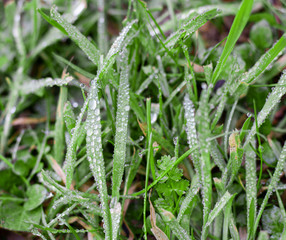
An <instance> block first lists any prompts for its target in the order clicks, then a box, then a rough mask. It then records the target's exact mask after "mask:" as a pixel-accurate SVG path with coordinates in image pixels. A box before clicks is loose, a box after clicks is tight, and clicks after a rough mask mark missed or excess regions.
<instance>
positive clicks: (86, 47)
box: [51, 6, 100, 66]
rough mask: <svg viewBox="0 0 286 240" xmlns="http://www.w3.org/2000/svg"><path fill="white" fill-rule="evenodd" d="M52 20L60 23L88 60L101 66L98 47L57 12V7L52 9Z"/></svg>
mask: <svg viewBox="0 0 286 240" xmlns="http://www.w3.org/2000/svg"><path fill="white" fill-rule="evenodd" d="M51 18H52V19H53V20H55V21H57V22H58V24H60V25H61V26H62V28H64V29H65V31H66V32H67V33H68V35H69V37H70V38H71V39H72V40H73V41H74V42H75V43H76V44H77V45H78V46H79V47H80V48H81V50H82V51H83V52H84V53H85V54H86V55H87V57H88V59H89V60H90V61H92V62H93V63H94V64H95V65H96V66H98V64H99V59H100V53H99V51H98V49H97V47H96V46H95V45H94V44H92V43H91V42H90V41H89V40H88V39H87V38H86V37H85V36H84V35H82V34H81V33H80V31H79V30H78V29H77V28H76V27H74V26H73V25H72V24H70V23H69V22H68V21H67V20H65V19H64V18H63V17H62V16H61V15H60V14H59V13H58V11H57V9H56V6H53V7H52V8H51Z"/></svg>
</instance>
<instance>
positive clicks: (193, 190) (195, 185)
mask: <svg viewBox="0 0 286 240" xmlns="http://www.w3.org/2000/svg"><path fill="white" fill-rule="evenodd" d="M199 189H200V184H199V179H198V177H197V175H195V176H194V178H193V180H192V186H191V187H190V188H189V190H188V192H187V195H186V197H185V199H184V200H183V202H182V204H181V207H180V211H179V213H178V216H177V220H178V222H180V221H181V220H182V218H183V216H184V213H185V211H186V210H187V208H188V207H190V205H191V204H192V201H193V199H194V197H195V196H196V195H197V194H198V192H199Z"/></svg>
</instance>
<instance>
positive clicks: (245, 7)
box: [212, 0, 253, 84]
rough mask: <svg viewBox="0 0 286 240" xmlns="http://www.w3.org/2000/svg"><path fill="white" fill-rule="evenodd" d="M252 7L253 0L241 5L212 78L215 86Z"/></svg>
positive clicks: (245, 0)
mask: <svg viewBox="0 0 286 240" xmlns="http://www.w3.org/2000/svg"><path fill="white" fill-rule="evenodd" d="M252 5H253V0H243V2H242V3H241V5H240V8H239V10H238V12H237V14H236V16H235V18H234V21H233V24H232V26H231V29H230V32H229V34H228V37H227V40H226V44H225V47H224V49H223V52H222V54H221V56H220V59H219V61H218V64H217V66H216V68H215V71H214V73H213V76H212V83H213V84H215V83H216V81H217V80H218V77H219V75H220V73H221V71H222V69H223V67H224V65H225V63H226V61H227V58H228V56H229V55H230V53H231V52H232V50H233V48H234V45H235V43H236V41H237V40H238V38H239V37H240V34H241V33H242V31H243V29H244V27H245V25H246V24H247V21H248V18H249V16H250V13H251V9H252Z"/></svg>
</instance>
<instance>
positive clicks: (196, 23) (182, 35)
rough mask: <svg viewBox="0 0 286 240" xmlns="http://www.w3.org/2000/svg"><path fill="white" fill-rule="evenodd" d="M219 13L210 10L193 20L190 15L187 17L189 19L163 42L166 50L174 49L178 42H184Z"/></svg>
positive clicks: (216, 10)
mask: <svg viewBox="0 0 286 240" xmlns="http://www.w3.org/2000/svg"><path fill="white" fill-rule="evenodd" d="M219 13H220V10H219V9H211V10H208V11H206V12H204V13H202V14H199V15H198V16H196V17H195V18H194V17H193V15H192V16H191V17H189V19H187V20H185V23H184V24H183V25H182V27H181V28H180V29H178V30H177V31H176V32H174V33H173V34H172V35H171V36H170V37H168V38H167V39H166V40H165V41H164V44H165V45H166V47H167V48H168V49H172V48H174V47H175V46H176V44H177V43H178V42H179V41H181V40H185V39H187V38H188V37H190V36H191V35H192V34H193V33H194V32H195V31H197V30H198V29H199V28H200V27H201V26H203V25H204V24H205V23H206V22H207V21H208V20H210V19H213V18H215V17H216V16H217V15H218V14H219Z"/></svg>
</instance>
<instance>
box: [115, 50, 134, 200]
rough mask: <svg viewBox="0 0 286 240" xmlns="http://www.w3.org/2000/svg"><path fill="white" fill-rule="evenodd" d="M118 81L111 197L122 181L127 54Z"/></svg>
mask: <svg viewBox="0 0 286 240" xmlns="http://www.w3.org/2000/svg"><path fill="white" fill-rule="evenodd" d="M123 58H124V60H122V66H121V75H120V83H119V90H118V100H117V113H116V133H115V144H114V155H113V173H112V197H116V198H117V200H118V198H119V191H120V185H121V182H122V177H123V172H124V165H125V158H126V142H127V132H128V129H127V126H128V113H129V109H130V106H129V74H128V73H129V67H128V57H127V54H124V55H123Z"/></svg>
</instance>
